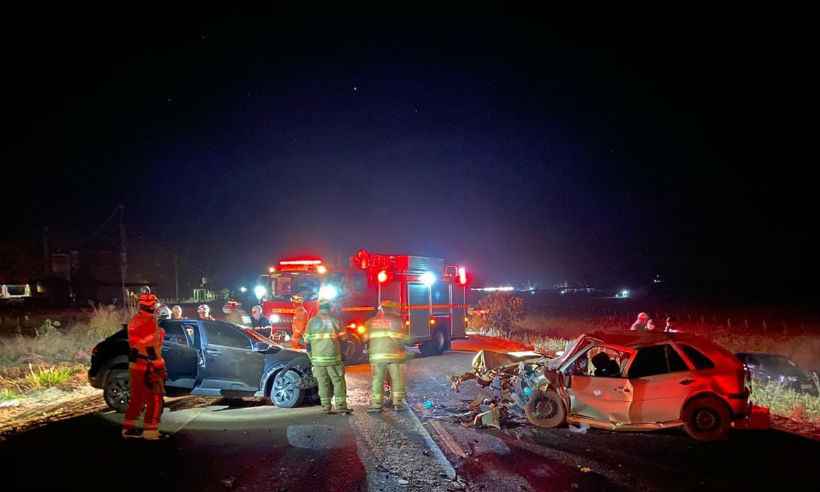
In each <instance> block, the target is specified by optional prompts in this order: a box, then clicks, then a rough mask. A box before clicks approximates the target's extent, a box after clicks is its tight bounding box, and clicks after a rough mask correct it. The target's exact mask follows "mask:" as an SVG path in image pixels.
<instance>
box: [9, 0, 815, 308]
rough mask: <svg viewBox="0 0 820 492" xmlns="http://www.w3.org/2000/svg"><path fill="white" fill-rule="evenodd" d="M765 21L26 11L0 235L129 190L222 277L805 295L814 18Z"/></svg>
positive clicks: (168, 234)
mask: <svg viewBox="0 0 820 492" xmlns="http://www.w3.org/2000/svg"><path fill="white" fill-rule="evenodd" d="M96 14H97V15H98V16H99V14H100V13H99V12H97V13H96ZM747 17H748V18H744V17H743V16H739V15H737V14H736V13H733V14H732V15H725V16H724V15H722V14H714V13H713V14H712V15H710V16H708V17H706V16H701V15H698V14H697V13H693V14H692V15H691V16H680V15H676V16H675V17H674V18H673V17H671V16H658V18H655V19H653V20H652V21H651V22H649V21H646V20H643V19H639V18H631V19H630V20H625V21H622V22H614V21H613V22H610V21H609V20H593V19H588V18H577V17H573V18H570V19H567V18H563V17H562V18H560V19H555V18H554V17H552V16H547V15H546V14H543V15H534V14H532V13H522V12H519V13H517V15H515V16H504V15H496V14H492V13H486V14H478V13H473V14H469V15H462V16H455V17H451V16H449V15H447V16H442V17H440V18H432V17H426V16H409V17H402V18H396V17H386V18H379V19H376V18H375V17H354V16H352V15H349V16H341V17H327V18H314V17H306V16H302V15H300V14H297V13H296V12H289V11H279V10H274V11H271V12H260V13H255V14H254V15H250V16H249V15H240V14H238V13H233V14H231V15H223V14H222V13H220V12H205V11H196V12H193V13H192V12H184V13H168V14H167V15H163V16H161V17H160V16H157V17H154V16H153V14H151V13H147V12H146V13H145V18H142V17H140V16H135V17H129V18H127V19H126V18H124V17H121V16H113V15H109V17H108V18H107V20H106V22H98V21H97V20H95V19H97V18H98V17H94V16H89V15H85V13H83V12H78V11H70V12H67V13H65V15H63V16H56V15H55V16H54V17H51V16H49V17H48V18H46V17H45V16H43V15H40V14H38V15H34V14H31V13H29V14H27V15H25V16H22V17H19V18H18V19H17V21H19V22H16V23H15V25H16V28H15V30H14V31H12V32H10V33H8V34H7V35H8V36H10V37H11V39H10V41H15V43H13V44H9V43H7V45H13V46H17V47H19V49H18V50H16V51H15V53H13V54H12V60H11V62H10V65H11V66H12V67H14V69H13V70H12V71H11V73H13V74H14V77H15V78H14V80H13V85H14V88H13V91H12V92H9V95H10V96H9V97H10V99H11V100H10V101H9V103H10V106H11V111H10V116H9V119H10V121H13V122H15V123H16V124H15V125H14V126H15V129H14V130H13V133H11V134H10V138H9V141H10V142H11V145H10V146H7V147H5V148H4V155H3V157H2V159H3V162H4V163H7V165H6V166H4V167H7V166H9V165H10V166H13V167H15V169H14V172H15V173H17V175H18V177H17V178H16V179H17V181H15V185H14V188H13V190H11V193H10V198H9V200H8V201H9V202H10V203H16V204H25V206H21V207H19V208H18V209H16V210H15V212H14V214H13V215H10V214H6V216H5V217H6V220H5V221H4V223H6V224H7V225H6V226H5V227H3V235H2V236H0V243H2V242H8V241H12V240H16V239H23V240H29V241H32V243H33V244H35V245H37V244H38V237H39V234H40V231H41V230H42V227H43V226H49V227H51V228H53V230H54V231H55V234H56V233H57V232H56V231H58V230H59V229H60V228H65V229H67V230H70V231H71V232H72V233H75V234H77V235H78V236H83V235H90V234H92V233H93V232H94V231H95V230H96V229H97V227H98V226H99V225H100V224H101V223H102V222H103V221H104V220H105V219H106V217H107V216H108V215H109V214H110V212H111V210H112V209H113V208H114V207H115V206H116V205H117V204H119V203H123V204H124V205H125V207H126V222H127V223H128V226H129V229H130V230H131V231H132V233H133V234H140V235H144V236H146V238H150V239H151V240H153V241H156V242H158V243H162V244H168V245H169V247H170V248H173V249H176V250H178V251H183V252H184V254H185V256H186V257H187V259H188V261H190V262H191V263H192V264H199V265H202V269H203V270H207V273H208V274H209V275H211V276H212V278H215V279H218V280H219V281H221V282H224V284H225V285H232V284H234V283H236V282H238V281H242V279H245V278H248V277H249V276H250V275H255V274H257V273H261V272H262V271H263V270H264V269H265V267H266V265H267V264H268V263H269V262H270V261H273V260H275V259H276V258H277V257H279V256H286V255H292V254H306V253H316V254H321V255H325V256H331V257H336V256H338V255H349V254H352V253H353V252H355V251H356V250H357V249H359V248H366V249H368V250H372V251H384V252H391V253H413V254H420V255H429V256H440V257H444V258H446V259H447V260H449V261H452V262H464V263H466V264H467V265H469V266H470V268H471V269H472V270H473V271H474V272H476V275H477V278H478V279H481V280H482V281H487V282H501V281H512V282H520V283H524V282H527V281H533V282H537V283H540V284H542V285H552V284H553V283H556V282H558V281H561V280H571V281H572V280H578V281H591V282H593V283H601V284H603V285H615V284H626V285H629V283H633V282H635V281H636V279H651V277H652V276H654V274H655V273H661V274H662V275H664V277H665V278H666V279H667V280H668V281H676V280H677V281H679V282H682V283H685V284H687V285H699V284H701V285H713V286H721V287H723V286H729V287H730V288H732V289H736V291H735V292H737V293H738V294H741V293H744V292H749V293H760V291H761V289H770V288H772V289H777V291H778V294H779V295H792V294H798V293H799V294H803V295H805V296H806V297H807V298H808V297H810V294H811V293H817V286H816V282H815V281H814V272H816V264H817V261H816V256H815V255H816V253H815V251H814V250H813V249H812V248H811V247H810V245H809V242H810V241H809V239H810V238H811V237H812V236H813V234H812V231H811V230H810V229H811V224H812V222H810V221H809V213H810V211H811V210H813V209H814V208H816V206H815V207H812V199H811V198H812V197H811V195H810V194H809V193H808V187H809V184H808V180H807V179H805V177H804V175H805V171H804V170H803V167H804V166H805V164H804V162H806V161H808V160H809V159H808V158H806V157H805V156H802V155H799V153H798V152H797V149H798V147H799V146H800V145H801V144H802V143H803V142H804V141H805V140H806V139H805V138H804V136H805V135H806V134H807V133H808V131H807V130H805V129H802V128H807V127H801V125H800V124H799V118H800V113H801V110H800V108H801V107H802V104H803V101H802V99H803V97H804V96H803V88H804V85H805V86H806V87H807V86H808V82H807V79H806V78H804V77H802V76H801V75H800V73H801V71H802V68H801V67H802V66H805V65H806V59H804V58H803V57H802V55H801V53H800V49H801V48H802V46H804V45H803V44H802V43H803V40H802V39H801V36H803V34H802V32H803V31H801V30H800V29H789V28H788V27H789V26H786V25H783V24H782V23H781V22H779V20H778V19H776V18H763V17H762V16H760V17H758V16H756V15H754V14H747ZM761 22H762V23H764V24H763V25H765V26H768V28H766V29H762V28H761V27H760V26H761V24H760V23H761ZM727 26H731V29H728V28H727ZM12 96H13V97H12ZM808 155H811V154H808ZM18 166H19V167H18ZM7 172H9V171H8V170H7ZM6 191H7V193H8V191H9V190H6ZM38 251H39V250H38V249H35V250H34V251H33V254H34V255H35V256H36V254H38ZM195 269H196V268H194V270H195Z"/></svg>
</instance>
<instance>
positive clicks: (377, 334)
mask: <svg viewBox="0 0 820 492" xmlns="http://www.w3.org/2000/svg"><path fill="white" fill-rule="evenodd" d="M367 337H368V338H405V334H404V333H400V332H397V331H371V332H370V333H368V334H367Z"/></svg>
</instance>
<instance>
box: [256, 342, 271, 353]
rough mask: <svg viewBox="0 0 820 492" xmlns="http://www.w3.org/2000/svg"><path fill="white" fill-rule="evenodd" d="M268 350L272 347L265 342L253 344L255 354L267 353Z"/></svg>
mask: <svg viewBox="0 0 820 492" xmlns="http://www.w3.org/2000/svg"><path fill="white" fill-rule="evenodd" d="M268 349H270V345H268V344H267V343H265V342H253V351H254V352H267V351H268Z"/></svg>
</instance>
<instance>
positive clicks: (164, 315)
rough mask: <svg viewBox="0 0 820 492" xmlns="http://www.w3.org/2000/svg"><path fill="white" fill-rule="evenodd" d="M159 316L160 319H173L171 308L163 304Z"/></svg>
mask: <svg viewBox="0 0 820 492" xmlns="http://www.w3.org/2000/svg"><path fill="white" fill-rule="evenodd" d="M157 316H158V317H159V319H171V308H169V307H168V306H166V305H165V304H163V305H162V307H160V308H159V312H157Z"/></svg>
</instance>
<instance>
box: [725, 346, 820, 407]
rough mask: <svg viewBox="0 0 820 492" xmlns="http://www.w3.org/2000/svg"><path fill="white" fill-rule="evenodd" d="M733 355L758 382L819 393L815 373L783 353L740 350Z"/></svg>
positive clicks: (811, 393)
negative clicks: (802, 367) (806, 369)
mask: <svg viewBox="0 0 820 492" xmlns="http://www.w3.org/2000/svg"><path fill="white" fill-rule="evenodd" d="M735 355H736V356H737V358H738V359H740V361H741V362H743V364H744V365H745V366H746V367H747V368H748V369H749V373H750V374H751V376H752V379H754V380H755V381H756V382H758V383H761V384H767V383H769V382H770V381H774V382H777V383H779V384H782V385H783V386H785V387H787V388H789V389H792V390H794V391H796V392H798V393H808V394H810V395H814V396H818V395H819V394H820V387H818V383H817V374H816V373H809V372H807V371H804V370H803V369H801V368H800V366H798V365H797V364H796V363H795V362H794V361H792V360H791V359H789V358H788V357H786V356H785V355H779V354H765V353H755V352H740V353H737V354H735Z"/></svg>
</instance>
